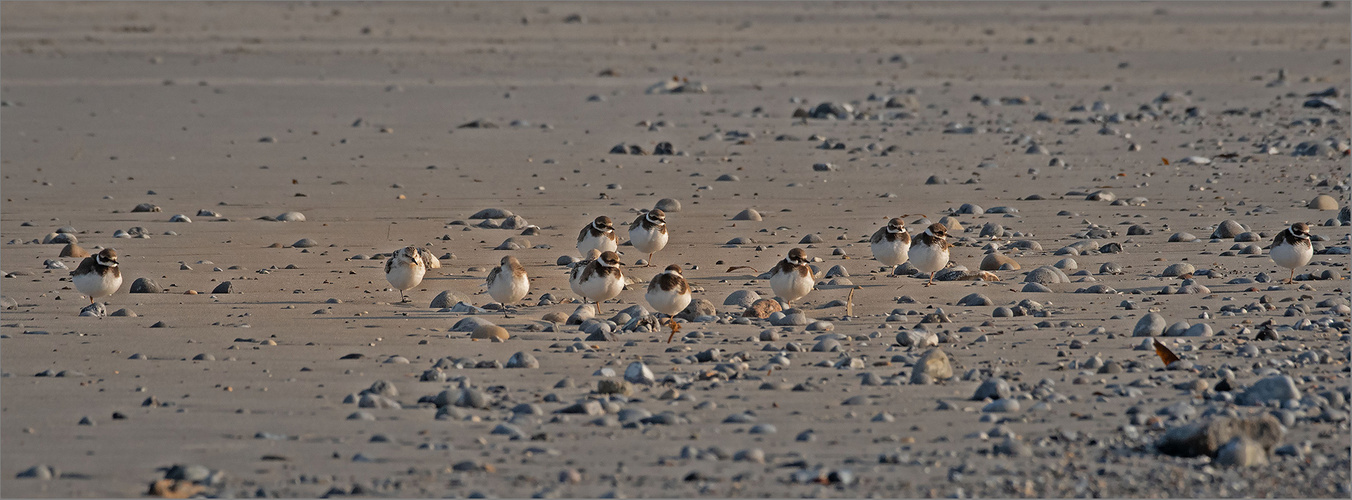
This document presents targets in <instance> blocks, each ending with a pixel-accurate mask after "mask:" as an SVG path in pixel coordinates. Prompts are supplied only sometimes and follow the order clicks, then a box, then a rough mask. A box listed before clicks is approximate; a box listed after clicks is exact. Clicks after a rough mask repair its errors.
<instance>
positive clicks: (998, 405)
mask: <svg viewBox="0 0 1352 500" xmlns="http://www.w3.org/2000/svg"><path fill="white" fill-rule="evenodd" d="M1016 411H1019V402H1018V401H1017V400H1014V399H1010V398H1002V399H997V400H995V401H991V402H990V403H989V404H987V405H986V406H984V407H982V408H981V412H982V413H1012V412H1016Z"/></svg>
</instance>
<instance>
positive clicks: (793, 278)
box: [770, 248, 814, 307]
mask: <svg viewBox="0 0 1352 500" xmlns="http://www.w3.org/2000/svg"><path fill="white" fill-rule="evenodd" d="M813 284H814V278H813V276H812V268H811V267H809V266H808V265H807V252H804V251H803V249H801V248H795V249H793V250H789V255H788V256H787V257H784V260H781V261H779V263H778V264H775V267H774V268H773V269H770V289H771V290H773V291H774V292H775V295H776V296H778V297H779V298H781V299H784V302H785V304H786V305H787V306H789V307H793V301H795V300H798V299H801V298H803V297H806V296H807V294H808V292H811V291H812V285H813Z"/></svg>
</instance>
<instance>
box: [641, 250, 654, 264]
mask: <svg viewBox="0 0 1352 500" xmlns="http://www.w3.org/2000/svg"><path fill="white" fill-rule="evenodd" d="M654 253H656V252H648V261H647V262H648V263H647V264H644V265H643V267H653V254H654Z"/></svg>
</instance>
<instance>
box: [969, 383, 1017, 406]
mask: <svg viewBox="0 0 1352 500" xmlns="http://www.w3.org/2000/svg"><path fill="white" fill-rule="evenodd" d="M1009 394H1010V389H1009V381H1007V380H1005V379H1003V378H999V377H992V378H988V379H986V381H985V382H982V383H981V385H980V386H978V387H977V388H976V392H974V393H972V398H971V399H972V400H973V401H981V400H983V399H986V398H991V399H1005V398H1008V397H1009Z"/></svg>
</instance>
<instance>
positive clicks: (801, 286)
mask: <svg viewBox="0 0 1352 500" xmlns="http://www.w3.org/2000/svg"><path fill="white" fill-rule="evenodd" d="M668 235H669V232H668V230H667V219H666V213H664V212H663V211H662V210H660V209H652V210H648V211H644V212H642V213H640V214H639V215H638V217H637V218H635V219H634V221H633V222H632V223H630V224H629V241H630V243H631V244H632V245H633V247H634V248H635V249H636V250H637V251H639V252H641V253H647V254H648V260H647V261H646V265H645V267H647V266H651V265H652V264H651V260H652V258H653V255H655V254H656V253H657V252H659V251H661V250H662V249H663V248H665V247H666V245H667V241H668ZM951 246H952V244H950V243H949V242H948V228H947V227H945V226H944V225H943V224H942V223H934V224H930V225H929V226H928V227H926V228H925V231H924V232H922V233H920V234H919V235H918V236H916V238H915V239H914V240H912V238H911V235H910V233H909V232H908V231H907V229H906V223H905V221H904V220H902V218H901V217H898V218H894V219H891V220H890V221H888V223H887V225H886V226H883V227H881V228H879V229H878V230H877V232H875V233H874V234H873V236H872V237H870V238H869V247H870V249H871V250H872V252H873V257H874V258H875V259H877V261H878V262H880V263H882V264H884V265H887V266H898V265H901V264H903V263H906V262H910V263H911V265H913V266H915V268H916V269H917V270H919V271H920V272H921V273H929V275H930V276H929V281H927V282H926V283H925V286H930V285H932V284H934V275H935V273H937V272H939V271H940V270H943V269H944V268H945V267H947V266H948V264H949V248H950V247H951ZM618 248H619V237H618V236H617V234H616V231H615V226H614V222H613V221H612V220H611V219H610V217H606V216H604V215H603V216H600V217H597V218H596V219H594V220H592V221H591V222H590V223H588V224H587V225H586V226H584V227H583V228H582V230H581V231H580V232H579V233H578V236H577V250H578V252H579V253H580V254H582V255H583V256H584V257H585V259H584V260H582V261H579V262H577V263H576V264H575V265H573V267H572V269H571V270H570V271H569V274H568V284H569V287H570V288H571V289H572V291H573V293H575V294H577V295H578V296H579V297H581V298H582V299H583V303H584V304H585V303H587V302H591V303H593V304H594V305H595V307H596V312H597V314H600V312H601V303H602V302H605V301H607V300H611V299H614V298H616V297H618V296H619V295H620V292H621V291H623V290H624V287H625V279H624V271H623V269H622V268H623V266H624V265H625V264H624V263H623V262H621V261H620V254H619V253H617V250H618ZM1268 248H1269V250H1270V252H1269V256H1270V258H1271V259H1272V261H1273V263H1275V264H1277V265H1278V266H1281V267H1283V268H1287V269H1290V270H1291V275H1290V277H1289V278H1288V279H1287V280H1286V282H1287V283H1291V282H1293V281H1294V279H1295V272H1296V269H1298V268H1300V267H1301V266H1304V265H1306V264H1309V262H1310V260H1311V259H1312V258H1313V256H1314V249H1313V245H1312V244H1311V241H1310V228H1309V226H1308V225H1307V224H1305V223H1304V222H1297V223H1294V224H1291V226H1290V227H1287V228H1286V229H1284V230H1282V231H1281V232H1280V233H1278V234H1277V235H1276V237H1275V238H1273V240H1272V244H1271V245H1270V246H1269V247H1268ZM438 267H441V264H440V262H439V261H437V259H436V257H434V256H433V255H432V254H431V253H430V252H428V251H427V250H426V249H423V248H417V247H413V246H407V247H404V248H400V249H398V250H395V251H394V252H392V253H391V254H390V257H389V259H388V260H386V261H385V279H386V280H387V281H389V283H390V286H391V287H392V288H394V289H395V290H398V291H399V297H400V300H401V302H408V301H409V300H410V299H409V297H408V294H407V293H406V292H407V291H408V290H410V289H413V288H414V287H417V286H418V285H419V284H420V283H422V280H423V276H425V275H426V273H427V270H428V269H429V268H438ZM70 274H71V282H72V283H73V284H74V285H75V288H76V289H77V290H79V291H80V293H82V294H84V295H86V296H88V297H89V301H90V304H93V303H94V301H95V299H98V298H100V297H107V296H111V295H112V294H114V293H115V292H117V290H118V288H120V287H121V286H122V271H121V267H120V266H119V265H118V261H117V251H116V250H114V249H112V248H105V249H103V250H102V251H100V252H99V253H98V254H95V255H93V256H90V257H86V258H85V259H84V260H83V261H81V262H80V265H79V267H77V268H76V269H75V270H74V271H71V273H70ZM767 274H768V278H769V282H770V289H771V290H772V291H773V292H774V294H775V296H776V297H777V298H778V299H780V301H781V302H782V303H783V304H784V306H785V308H788V307H792V306H793V303H794V302H795V301H798V300H801V299H803V298H804V297H806V296H807V295H808V294H809V293H811V292H812V290H813V288H814V286H815V273H814V272H813V270H812V268H811V266H810V265H809V260H808V256H807V252H806V251H805V250H803V249H802V248H794V249H792V250H789V252H788V254H787V255H785V256H784V258H783V259H782V260H780V261H779V262H778V263H776V264H775V266H774V267H773V268H771V269H770V270H769V272H768V273H767ZM485 285H486V287H487V292H488V295H489V296H491V297H492V298H493V300H494V301H496V302H498V303H499V304H501V305H502V307H503V309H504V310H507V309H508V308H511V307H513V306H514V305H515V304H517V303H519V302H520V301H521V300H522V299H524V298H525V297H526V295H528V294H529V293H530V278H529V276H528V275H527V272H526V268H525V267H524V266H522V265H521V262H520V261H519V260H517V258H516V257H514V256H510V255H508V256H505V257H503V258H502V260H501V262H500V264H499V265H498V266H497V267H494V268H493V269H492V270H491V271H490V272H489V273H488V278H487V280H486V282H485ZM644 300H646V301H647V302H648V304H649V305H651V306H652V308H653V309H654V310H655V311H657V312H658V313H661V314H665V315H667V322H666V324H667V325H668V326H669V327H670V328H671V336H669V337H668V338H667V341H668V342H670V341H671V339H672V337H674V336H675V334H676V332H677V331H679V329H680V326H679V325H678V324H677V323H676V320H675V316H676V314H678V313H680V312H681V311H683V310H685V309H686V307H687V306H689V305H690V302H691V288H690V283H689V282H687V281H686V279H685V276H684V274H683V271H682V269H681V267H680V266H679V265H675V264H672V265H669V266H666V268H665V269H664V270H663V271H662V272H661V273H659V274H658V275H656V276H654V277H653V278H652V281H650V282H649V283H648V287H647V292H646V293H645V294H644Z"/></svg>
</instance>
